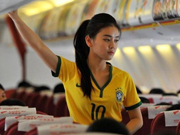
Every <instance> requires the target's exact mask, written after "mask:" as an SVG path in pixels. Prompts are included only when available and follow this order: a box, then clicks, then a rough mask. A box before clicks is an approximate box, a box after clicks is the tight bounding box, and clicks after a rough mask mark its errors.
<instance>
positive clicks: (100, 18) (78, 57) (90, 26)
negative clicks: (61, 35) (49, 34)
mask: <svg viewBox="0 0 180 135" xmlns="http://www.w3.org/2000/svg"><path fill="white" fill-rule="evenodd" d="M109 26H115V27H116V28H117V29H118V30H119V32H121V30H120V27H119V26H118V24H117V22H116V20H115V19H114V18H113V17H112V16H111V15H109V14H106V13H100V14H96V15H95V16H93V17H92V19H91V20H85V21H84V22H82V24H81V25H80V27H79V28H78V30H77V32H76V33H75V36H74V41H73V44H74V48H75V61H76V65H77V67H78V69H79V70H80V72H81V88H82V91H83V93H84V96H87V97H89V98H90V99H91V89H93V86H92V83H91V78H90V69H89V67H88V64H87V58H88V55H89V50H90V49H89V47H88V46H87V44H86V41H85V37H86V36H87V35H88V36H89V37H90V38H91V39H95V37H96V35H97V34H98V33H99V32H100V31H101V30H102V29H103V28H106V27H109Z"/></svg>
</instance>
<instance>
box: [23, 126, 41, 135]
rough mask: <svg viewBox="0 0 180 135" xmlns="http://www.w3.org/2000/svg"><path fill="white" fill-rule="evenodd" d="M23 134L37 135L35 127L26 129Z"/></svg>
mask: <svg viewBox="0 0 180 135" xmlns="http://www.w3.org/2000/svg"><path fill="white" fill-rule="evenodd" d="M25 135H38V131H37V127H36V128H34V129H32V130H30V131H28V132H26V134H25Z"/></svg>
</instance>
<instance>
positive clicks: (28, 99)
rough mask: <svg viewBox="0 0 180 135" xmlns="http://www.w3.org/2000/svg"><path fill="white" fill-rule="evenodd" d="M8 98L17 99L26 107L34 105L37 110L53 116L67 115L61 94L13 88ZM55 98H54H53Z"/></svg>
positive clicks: (64, 101)
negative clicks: (19, 90)
mask: <svg viewBox="0 0 180 135" xmlns="http://www.w3.org/2000/svg"><path fill="white" fill-rule="evenodd" d="M9 98H14V99H19V100H21V101H22V102H24V103H25V104H26V105H27V106H28V107H35V108H36V109H37V110H38V111H42V112H45V113H46V114H49V115H53V116H55V117H62V116H69V111H68V108H67V104H66V100H65V95H64V93H61V94H56V95H55V94H53V95H48V94H41V93H40V92H30V93H29V92H26V91H21V92H18V91H16V90H14V92H11V94H9ZM55 98H56V99H55Z"/></svg>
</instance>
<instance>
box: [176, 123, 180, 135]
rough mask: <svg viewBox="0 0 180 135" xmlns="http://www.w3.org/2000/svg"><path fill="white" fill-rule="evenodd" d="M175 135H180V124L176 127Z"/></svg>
mask: <svg viewBox="0 0 180 135" xmlns="http://www.w3.org/2000/svg"><path fill="white" fill-rule="evenodd" d="M176 135H180V122H179V123H178V126H177V127H176Z"/></svg>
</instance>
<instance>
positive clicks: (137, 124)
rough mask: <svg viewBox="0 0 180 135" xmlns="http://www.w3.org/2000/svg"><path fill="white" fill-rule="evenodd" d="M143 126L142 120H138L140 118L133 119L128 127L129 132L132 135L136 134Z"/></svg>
mask: <svg viewBox="0 0 180 135" xmlns="http://www.w3.org/2000/svg"><path fill="white" fill-rule="evenodd" d="M142 125H143V122H142V120H140V119H138V118H133V119H131V120H130V121H129V122H128V123H127V125H126V127H127V129H128V130H129V132H130V134H131V135H132V134H134V133H135V132H136V131H137V130H138V129H140V128H141V127H142Z"/></svg>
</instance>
